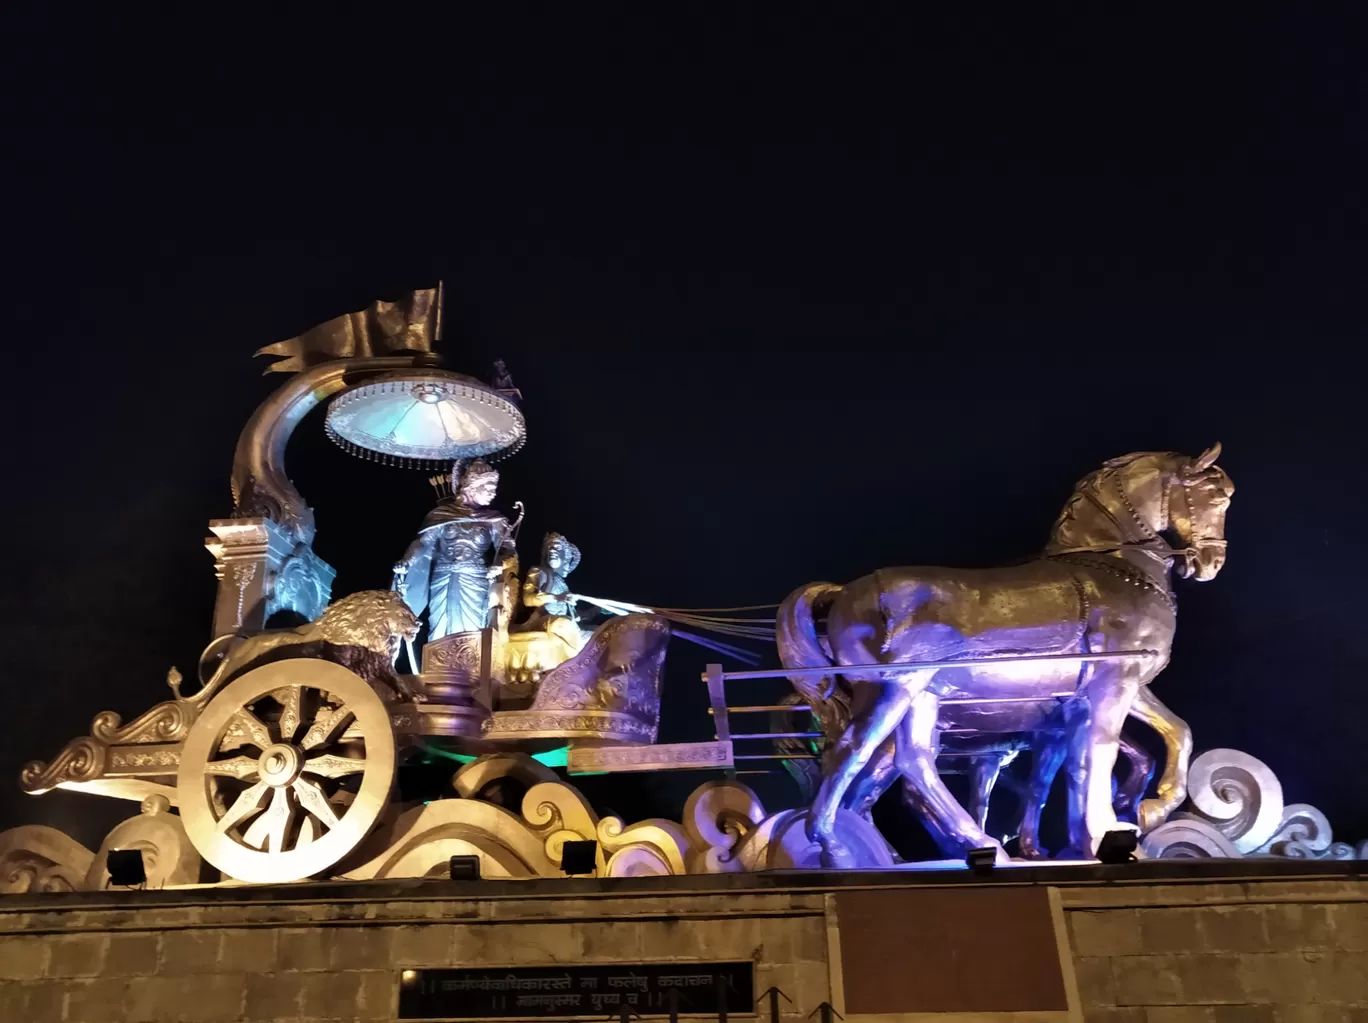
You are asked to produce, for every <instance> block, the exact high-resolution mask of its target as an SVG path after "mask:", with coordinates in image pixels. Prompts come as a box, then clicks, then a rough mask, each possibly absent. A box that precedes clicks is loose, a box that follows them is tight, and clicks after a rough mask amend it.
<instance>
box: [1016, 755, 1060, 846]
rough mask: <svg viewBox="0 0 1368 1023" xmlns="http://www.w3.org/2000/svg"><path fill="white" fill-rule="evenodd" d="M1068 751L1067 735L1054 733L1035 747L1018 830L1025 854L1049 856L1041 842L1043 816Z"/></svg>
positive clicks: (1020, 843) (1018, 839) (1019, 841)
mask: <svg viewBox="0 0 1368 1023" xmlns="http://www.w3.org/2000/svg"><path fill="white" fill-rule="evenodd" d="M1065 752H1066V746H1065V743H1064V741H1063V738H1062V737H1059V736H1053V735H1051V736H1048V737H1042V738H1041V739H1040V742H1039V745H1037V746H1036V748H1035V750H1034V751H1033V755H1032V757H1031V780H1030V782H1029V785H1028V788H1027V790H1026V796H1025V800H1024V804H1025V805H1024V808H1023V810H1022V813H1021V830H1020V831H1019V832H1018V833H1017V844H1018V845H1019V846H1020V847H1021V855H1022V856H1024V857H1025V858H1026V859H1028V860H1044V859H1048V858H1049V853H1048V852H1046V851H1045V850H1044V849H1043V848H1041V845H1040V817H1041V814H1043V813H1044V812H1045V804H1046V803H1047V802H1049V800H1050V789H1051V787H1052V786H1053V785H1054V780H1055V775H1057V774H1058V773H1059V768H1060V766H1061V765H1062V764H1063V763H1064V754H1065Z"/></svg>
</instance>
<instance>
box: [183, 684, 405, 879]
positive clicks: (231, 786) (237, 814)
mask: <svg viewBox="0 0 1368 1023" xmlns="http://www.w3.org/2000/svg"><path fill="white" fill-rule="evenodd" d="M225 752H231V753H232V754H233V755H232V756H223V753H225ZM394 772H395V751H394V736H393V733H392V732H391V731H390V721H389V712H388V710H387V708H386V706H385V704H384V703H382V702H381V700H380V698H379V697H378V696H377V695H376V693H375V691H374V690H373V689H372V688H371V686H370V684H368V683H367V682H366V681H365V680H364V679H362V678H361V677H360V676H358V675H356V674H354V673H353V672H351V671H349V670H347V669H346V668H344V667H342V666H341V665H338V664H333V663H331V662H329V661H321V660H317V659H314V658H291V659H287V660H282V661H273V662H272V663H270V664H267V665H264V666H262V667H259V668H254V669H252V670H251V671H248V672H246V673H245V674H243V675H241V676H240V677H239V678H237V679H236V680H234V681H233V682H230V683H229V684H228V685H227V686H226V687H225V688H224V689H222V690H221V691H220V692H219V693H217V695H215V697H214V698H213V700H211V701H210V702H209V704H208V706H207V707H206V708H205V710H204V711H203V713H202V714H201V715H200V717H199V719H198V720H197V721H196V722H195V724H194V726H193V727H192V728H191V729H190V734H189V735H188V736H187V737H186V740H185V746H184V749H183V750H182V753H181V763H180V770H179V774H178V776H177V792H178V794H179V797H180V807H181V816H182V818H183V820H184V822H185V828H186V832H187V833H188V834H189V836H190V839H191V841H192V842H193V843H194V845H195V848H196V849H198V850H199V852H200V854H201V855H202V856H203V857H204V858H205V859H206V860H208V861H209V862H210V863H212V864H213V865H214V866H216V867H218V868H219V869H220V870H221V871H223V872H224V873H225V874H227V875H228V876H230V877H234V878H237V879H239V880H242V881H261V882H279V881H295V880H299V879H301V878H306V877H311V876H313V875H315V874H318V873H320V872H322V871H325V870H327V869H328V868H329V867H331V866H332V865H333V864H335V863H336V862H337V861H338V860H340V859H342V858H343V857H344V856H346V855H347V854H348V853H349V852H351V851H352V850H353V849H354V848H355V847H356V846H357V845H359V844H360V842H361V841H362V839H364V838H365V837H366V835H367V834H368V833H369V832H370V830H371V828H372V826H374V824H375V822H376V821H377V819H378V818H379V816H380V813H381V811H382V810H383V809H384V807H385V805H386V803H387V802H388V800H389V796H390V789H391V787H392V784H393V781H394ZM354 776H359V782H360V783H359V786H358V787H357V788H356V790H355V792H354V793H352V792H351V791H350V790H349V789H347V788H344V787H342V786H340V785H338V784H336V782H337V780H338V779H343V778H351V777H354Z"/></svg>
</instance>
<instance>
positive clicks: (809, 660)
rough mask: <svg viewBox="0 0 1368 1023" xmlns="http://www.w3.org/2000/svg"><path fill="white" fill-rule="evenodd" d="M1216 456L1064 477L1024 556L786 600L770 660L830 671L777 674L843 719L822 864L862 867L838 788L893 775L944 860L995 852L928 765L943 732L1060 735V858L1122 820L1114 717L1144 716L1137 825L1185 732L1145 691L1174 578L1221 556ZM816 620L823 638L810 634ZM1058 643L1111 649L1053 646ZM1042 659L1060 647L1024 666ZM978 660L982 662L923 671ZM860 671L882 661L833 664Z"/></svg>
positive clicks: (1149, 456)
mask: <svg viewBox="0 0 1368 1023" xmlns="http://www.w3.org/2000/svg"><path fill="white" fill-rule="evenodd" d="M1219 455H1220V445H1219V444H1217V445H1215V446H1213V447H1212V448H1210V449H1208V450H1207V451H1205V452H1203V453H1202V454H1201V455H1199V456H1198V457H1196V458H1191V457H1188V456H1185V455H1180V454H1175V453H1172V452H1140V453H1136V454H1130V455H1126V456H1124V457H1122V458H1116V459H1112V460H1111V461H1109V462H1107V463H1105V464H1104V465H1103V467H1102V468H1101V469H1099V470H1098V471H1096V472H1094V473H1091V474H1090V475H1088V476H1086V477H1085V478H1084V479H1082V480H1081V481H1080V482H1079V483H1078V485H1077V486H1076V487H1075V488H1074V493H1073V496H1072V497H1071V498H1070V499H1069V502H1068V503H1067V504H1066V505H1065V507H1064V510H1063V511H1062V512H1061V513H1060V515H1059V518H1058V519H1057V520H1056V522H1055V525H1054V529H1053V531H1052V533H1051V537H1050V541H1049V543H1048V544H1047V545H1046V547H1045V550H1044V551H1043V552H1042V553H1041V554H1040V555H1039V556H1037V557H1036V558H1034V559H1032V560H1030V561H1027V562H1025V563H1024V564H1020V565H1014V566H1011V567H1005V568H993V569H946V568H920V567H918V568H888V569H881V570H879V571H876V572H874V573H872V574H871V575H867V576H865V577H863V578H861V579H857V580H856V581H855V582H853V583H849V584H847V585H846V586H836V585H833V584H831V583H810V584H808V585H807V586H803V587H800V588H799V589H798V590H795V591H794V592H793V593H791V594H790V595H789V596H788V597H787V598H786V599H785V600H784V602H783V604H782V605H781V606H780V608H779V613H778V621H777V631H778V643H779V654H780V660H781V661H782V663H783V665H784V667H786V668H821V667H832V668H835V669H838V670H837V671H833V672H832V675H830V676H823V677H821V678H818V679H814V678H813V677H811V676H797V675H795V676H790V678H791V681H792V682H793V684H794V687H795V688H796V689H798V691H799V692H800V693H801V694H802V695H803V696H805V697H807V698H808V699H809V701H810V705H811V706H812V708H813V712H814V714H815V715H816V716H817V718H818V720H819V721H823V722H824V723H825V724H829V723H831V722H832V721H835V720H840V719H841V718H846V719H847V720H848V722H849V723H848V724H847V725H845V726H844V727H843V728H842V731H841V734H840V739H839V740H838V742H837V743H836V746H835V748H834V750H833V751H832V753H831V756H830V759H829V761H828V765H827V766H828V769H827V770H826V772H825V777H824V778H823V781H822V784H821V787H820V788H819V790H818V793H817V797H816V799H815V801H814V803H813V807H812V810H811V812H810V813H809V814H808V820H807V827H808V834H809V837H810V838H811V840H813V841H815V842H817V843H819V844H820V845H821V847H822V861H823V864H824V865H826V866H829V867H850V866H858V865H859V864H858V863H856V862H854V858H853V856H852V854H851V852H850V851H849V850H848V849H847V848H846V847H845V846H844V844H843V843H842V842H841V841H840V840H839V839H838V838H837V836H836V834H835V832H834V828H835V822H836V813H837V810H839V809H843V808H848V802H849V797H850V796H851V795H853V793H852V789H854V790H856V791H858V792H860V793H861V795H860V799H861V800H863V799H867V798H869V794H870V792H871V791H872V790H873V789H876V788H877V787H878V786H879V785H884V786H886V785H887V783H888V782H887V776H888V775H891V774H893V773H894V772H896V775H898V776H900V777H901V778H902V779H903V782H904V790H905V793H906V795H907V798H908V799H909V801H910V802H911V803H912V804H913V805H915V806H916V808H917V809H918V810H919V812H920V815H921V817H922V819H923V821H924V823H925V824H926V826H927V828H928V829H929V830H930V831H931V833H932V835H933V836H935V838H936V839H937V841H938V843H939V844H940V846H941V848H942V850H943V851H944V852H945V853H946V855H951V856H963V855H964V854H965V853H966V852H967V851H968V850H970V849H978V848H984V847H988V846H992V847H995V848H996V849H997V850H998V853H999V857H1000V858H1005V857H1006V853H1005V852H1004V851H1003V850H1002V847H1001V844H1000V843H999V842H997V841H996V840H994V839H992V838H990V837H989V836H988V835H987V834H986V833H985V832H984V830H983V827H982V826H981V824H980V823H979V822H978V821H977V820H975V819H974V817H972V816H970V814H969V813H968V812H967V811H966V810H965V809H964V808H963V807H962V806H960V804H959V803H958V802H957V801H956V800H955V798H954V796H952V795H951V793H950V791H949V790H948V789H947V788H946V786H945V783H944V782H943V781H942V780H941V777H940V775H939V774H938V773H937V770H936V755H937V752H938V749H939V746H940V733H941V731H942V730H944V731H946V732H952V731H953V732H954V733H956V734H959V735H964V734H971V735H982V736H990V735H997V736H1002V735H1012V734H1026V735H1029V734H1035V733H1046V732H1050V731H1051V730H1053V729H1055V728H1058V729H1060V730H1061V734H1062V736H1063V742H1062V743H1056V744H1055V746H1056V748H1057V749H1060V750H1062V751H1063V754H1064V755H1063V758H1062V759H1063V761H1064V762H1065V765H1066V766H1067V777H1068V781H1069V785H1068V792H1069V804H1068V841H1069V848H1068V849H1067V850H1065V851H1064V853H1062V855H1064V856H1077V857H1088V856H1092V855H1093V854H1094V853H1095V852H1096V849H1097V845H1098V843H1099V842H1100V841H1101V839H1102V836H1103V835H1105V834H1106V833H1107V832H1108V831H1112V830H1116V829H1117V828H1118V826H1119V825H1118V821H1117V816H1116V812H1115V809H1114V808H1113V791H1112V770H1113V767H1114V765H1115V763H1116V759H1117V751H1118V746H1119V742H1120V736H1121V726H1122V724H1123V723H1124V722H1125V720H1126V718H1127V717H1128V716H1131V715H1134V716H1135V717H1137V718H1139V719H1141V720H1143V721H1145V722H1146V723H1148V724H1150V725H1152V726H1153V727H1155V728H1157V729H1158V730H1159V732H1160V734H1161V735H1162V736H1163V737H1164V739H1165V746H1166V748H1167V752H1168V756H1167V758H1166V763H1165V766H1164V772H1163V775H1162V776H1161V778H1160V782H1159V786H1158V791H1157V795H1156V797H1155V798H1154V799H1152V800H1145V801H1144V802H1142V803H1141V805H1140V807H1139V809H1138V816H1139V819H1140V821H1141V826H1142V828H1144V827H1147V826H1151V825H1152V824H1154V823H1158V821H1161V820H1163V819H1164V818H1165V817H1166V816H1167V815H1168V814H1169V813H1171V812H1172V811H1173V810H1174V809H1176V808H1177V807H1178V805H1179V804H1180V803H1181V802H1182V800H1183V799H1184V798H1185V797H1186V772H1187V757H1188V755H1189V754H1190V751H1191V739H1190V736H1189V735H1188V734H1187V729H1186V726H1185V725H1183V723H1182V721H1181V720H1180V719H1178V718H1177V717H1176V716H1175V715H1173V713H1172V712H1171V711H1169V710H1168V708H1167V707H1165V706H1164V705H1163V704H1162V703H1160V702H1159V701H1158V700H1157V699H1155V698H1154V697H1153V696H1152V694H1151V693H1150V692H1149V689H1148V688H1147V687H1148V685H1149V683H1150V682H1151V681H1152V680H1153V679H1154V677H1155V676H1156V675H1158V674H1159V672H1160V671H1162V670H1163V669H1164V667H1165V666H1166V665H1167V663H1168V659H1169V652H1170V649H1171V646H1172V642H1173V633H1174V627H1175V625H1176V621H1177V616H1176V603H1175V600H1174V596H1173V593H1172V592H1171V590H1170V585H1169V574H1170V572H1171V571H1176V572H1177V573H1178V575H1180V576H1182V577H1184V578H1193V579H1196V580H1197V581H1203V582H1204V581H1207V580H1210V579H1213V578H1215V576H1216V574H1217V573H1218V572H1219V571H1220V570H1221V566H1222V565H1223V564H1224V563H1225V555H1226V541H1225V516H1226V511H1227V509H1228V508H1229V506H1230V497H1231V494H1232V493H1234V489H1235V488H1234V485H1233V484H1232V483H1231V480H1230V477H1229V476H1228V475H1226V473H1225V472H1224V471H1223V470H1221V469H1220V468H1219V467H1218V466H1217V465H1216V464H1215V463H1216V459H1217V457H1218V456H1219ZM1165 534H1168V536H1170V537H1172V538H1173V539H1174V540H1175V541H1176V543H1177V544H1178V546H1172V545H1171V544H1170V543H1169V541H1168V540H1167V539H1165ZM823 614H825V617H826V621H827V627H826V634H825V636H819V635H818V633H817V620H818V619H819V618H820V617H822V616H823ZM1066 654H1080V655H1089V656H1090V655H1098V654H1102V655H1109V656H1104V657H1103V658H1098V659H1093V660H1073V661H1071V660H1067V659H1061V658H1060V656H1059V655H1066ZM1041 655H1057V656H1056V657H1055V658H1053V659H1046V660H1035V661H1031V660H1022V658H1031V657H1037V658H1038V657H1040V656H1041ZM980 659H983V660H988V661H990V663H986V664H971V665H955V666H949V667H944V668H941V667H935V666H933V665H928V662H936V661H947V660H955V661H963V660H980ZM992 659H998V660H1001V661H1002V662H1003V663H1001V664H993V663H991V660H992ZM900 664H908V665H911V664H916V665H920V666H919V667H915V668H911V667H909V668H905V669H901V670H900V669H899V667H898V666H899V665H900ZM871 665H879V666H880V667H879V668H878V669H874V670H869V669H866V670H863V671H859V670H855V671H850V670H847V671H841V670H839V669H840V668H842V667H843V666H871ZM835 676H839V677H840V679H842V680H843V684H841V683H838V680H837V678H836V677H835ZM824 730H827V729H824ZM890 739H891V740H893V748H892V756H893V768H894V772H889V771H886V770H885V771H883V772H882V776H883V777H882V780H880V778H877V777H874V776H875V775H879V774H880V772H879V770H878V767H879V762H878V759H877V758H876V753H877V752H878V751H879V749H880V747H881V746H884V744H885V743H886V742H888V741H889V740H890ZM1037 760H1038V762H1040V773H1041V775H1042V776H1043V775H1044V774H1048V775H1049V776H1050V777H1051V778H1052V777H1053V773H1054V771H1055V770H1057V769H1058V767H1059V766H1060V764H1059V760H1058V759H1057V758H1056V757H1054V756H1050V757H1042V756H1038V757H1037ZM871 761H873V762H874V764H873V767H872V768H871ZM1052 762H1053V763H1052ZM1041 780H1043V777H1042V779H1041ZM1034 781H1035V779H1033V782H1034ZM1036 787H1038V785H1037V786H1036ZM1046 791H1048V788H1047V789H1046ZM1042 799H1043V797H1042ZM1032 823H1033V824H1034V822H1032Z"/></svg>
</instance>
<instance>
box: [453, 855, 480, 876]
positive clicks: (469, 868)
mask: <svg viewBox="0 0 1368 1023" xmlns="http://www.w3.org/2000/svg"><path fill="white" fill-rule="evenodd" d="M447 866H448V869H449V870H450V871H451V879H452V880H453V881H478V880H479V879H480V857H478V856H453V857H451V862H450V863H449V864H448V865H447Z"/></svg>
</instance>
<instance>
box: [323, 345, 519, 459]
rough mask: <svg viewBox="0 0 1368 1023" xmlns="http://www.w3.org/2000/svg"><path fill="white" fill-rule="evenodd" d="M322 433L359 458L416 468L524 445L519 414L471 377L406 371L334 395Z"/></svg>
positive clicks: (502, 453)
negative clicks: (325, 433) (325, 431)
mask: <svg viewBox="0 0 1368 1023" xmlns="http://www.w3.org/2000/svg"><path fill="white" fill-rule="evenodd" d="M326 429H327V432H328V436H329V437H331V438H332V439H333V440H334V441H335V442H336V443H337V444H338V445H339V446H341V447H342V448H344V449H345V450H347V451H349V452H351V453H352V454H354V455H357V456H359V457H361V458H369V459H373V460H375V461H382V462H389V463H392V464H398V465H404V466H409V467H412V468H416V469H430V468H440V469H446V468H448V467H450V465H451V463H452V462H455V461H460V460H463V459H468V458H480V457H483V458H505V457H507V456H508V455H511V454H513V453H514V452H515V451H517V450H518V449H519V448H521V447H522V445H523V441H524V440H525V439H526V437H527V424H526V422H525V421H524V419H523V414H522V411H521V410H520V409H519V408H518V406H517V405H515V404H514V403H513V402H511V401H510V400H509V399H508V398H506V397H504V396H503V395H502V394H500V393H499V392H498V391H497V390H495V389H494V388H492V387H490V386H489V385H487V384H484V383H481V382H480V381H479V380H476V379H475V378H474V377H467V376H462V375H461V374H459V373H449V372H446V371H444V370H438V369H415V370H405V371H403V372H399V373H390V374H387V375H386V376H383V377H380V378H378V379H376V380H372V381H370V382H368V383H364V384H360V385H358V386H356V387H353V388H352V389H351V390H349V391H345V392H344V393H342V394H340V395H338V396H337V398H335V399H334V400H333V403H332V405H331V406H330V407H329V408H328V416H327V422H326Z"/></svg>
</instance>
